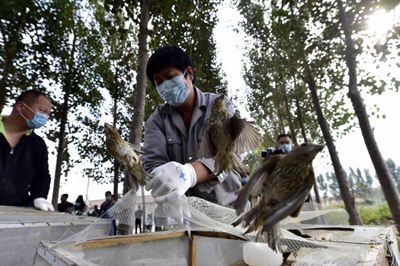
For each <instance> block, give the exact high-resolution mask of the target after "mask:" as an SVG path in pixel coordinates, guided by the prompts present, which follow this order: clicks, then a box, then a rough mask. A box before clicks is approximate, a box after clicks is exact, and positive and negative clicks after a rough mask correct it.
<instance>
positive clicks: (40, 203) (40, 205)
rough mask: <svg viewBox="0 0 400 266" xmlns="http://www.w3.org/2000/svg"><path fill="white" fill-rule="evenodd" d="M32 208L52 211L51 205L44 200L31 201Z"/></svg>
mask: <svg viewBox="0 0 400 266" xmlns="http://www.w3.org/2000/svg"><path fill="white" fill-rule="evenodd" d="M33 206H35V208H36V209H39V210H42V211H54V207H53V205H52V204H51V203H50V202H48V201H47V200H46V199H44V198H36V199H34V200H33Z"/></svg>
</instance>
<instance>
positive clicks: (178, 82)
mask: <svg viewBox="0 0 400 266" xmlns="http://www.w3.org/2000/svg"><path fill="white" fill-rule="evenodd" d="M185 73H186V70H185V72H184V73H183V75H182V76H176V77H174V78H172V79H169V80H165V81H164V82H163V83H161V84H160V85H156V89H157V91H158V94H160V96H161V98H162V99H163V100H164V101H165V102H167V103H168V104H170V105H172V106H175V107H177V106H181V105H182V104H183V103H184V102H185V101H186V99H187V97H188V96H189V92H190V90H188V89H187V88H186V85H185V82H184V81H183V79H184V76H185Z"/></svg>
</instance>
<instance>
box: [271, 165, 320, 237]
mask: <svg viewBox="0 0 400 266" xmlns="http://www.w3.org/2000/svg"><path fill="white" fill-rule="evenodd" d="M308 170H309V171H308V173H307V178H306V179H305V181H304V183H303V185H302V186H301V187H300V189H299V190H298V191H297V193H296V194H295V195H293V196H292V197H289V198H287V199H284V200H282V201H280V202H279V203H278V204H276V205H275V206H274V207H273V208H272V209H271V211H269V212H268V214H267V215H266V216H265V217H264V219H263V220H264V222H263V231H268V230H270V229H271V228H272V226H274V225H275V224H276V223H278V222H279V221H281V220H283V219H285V218H286V217H288V216H292V217H297V216H298V215H299V213H300V211H301V208H302V206H303V204H304V201H305V199H306V198H307V195H308V193H309V192H310V190H311V188H312V186H313V184H314V179H315V176H314V170H313V168H312V167H310V168H309V169H308Z"/></svg>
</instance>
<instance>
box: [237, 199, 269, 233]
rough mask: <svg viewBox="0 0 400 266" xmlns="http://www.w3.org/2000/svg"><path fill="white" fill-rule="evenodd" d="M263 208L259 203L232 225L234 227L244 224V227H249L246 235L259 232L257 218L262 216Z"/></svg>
mask: <svg viewBox="0 0 400 266" xmlns="http://www.w3.org/2000/svg"><path fill="white" fill-rule="evenodd" d="M262 208H263V206H262V205H261V204H260V203H259V204H257V205H256V206H254V208H251V209H250V210H249V211H248V212H246V213H245V214H243V215H242V216H240V217H239V219H237V220H236V221H235V222H233V223H232V225H233V226H237V225H239V224H242V225H243V227H248V228H247V231H246V232H245V234H247V233H250V232H253V231H255V230H257V222H258V221H257V217H258V215H259V214H260V212H261V210H262Z"/></svg>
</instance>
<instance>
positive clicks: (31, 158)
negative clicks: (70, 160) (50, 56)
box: [0, 90, 54, 211]
mask: <svg viewBox="0 0 400 266" xmlns="http://www.w3.org/2000/svg"><path fill="white" fill-rule="evenodd" d="M51 108H52V104H51V100H50V98H48V97H47V96H46V95H45V94H44V93H42V92H39V91H34V90H29V91H25V92H23V93H22V94H21V95H20V96H18V97H17V99H16V101H15V104H14V106H13V109H12V111H11V114H10V115H9V116H0V182H1V186H0V205H8V206H34V207H35V208H37V209H39V210H43V211H54V207H53V205H52V204H51V203H50V202H48V201H47V200H46V199H47V194H48V193H49V189H50V174H49V165H48V151H47V146H46V143H45V142H44V140H43V139H42V138H41V137H39V136H38V135H36V134H35V132H34V129H37V128H40V127H42V126H44V125H45V124H46V122H47V120H48V118H49V116H50V113H51Z"/></svg>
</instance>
